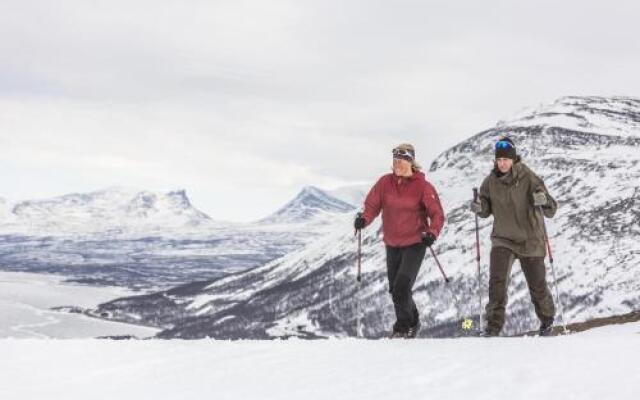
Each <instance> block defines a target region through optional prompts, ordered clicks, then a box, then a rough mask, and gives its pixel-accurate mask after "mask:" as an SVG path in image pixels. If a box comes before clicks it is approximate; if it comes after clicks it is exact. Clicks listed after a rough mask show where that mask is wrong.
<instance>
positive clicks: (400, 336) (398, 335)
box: [387, 330, 407, 339]
mask: <svg viewBox="0 0 640 400" xmlns="http://www.w3.org/2000/svg"><path fill="white" fill-rule="evenodd" d="M406 337H407V332H400V331H395V330H394V331H393V332H391V333H390V334H389V336H387V338H388V339H405V338H406Z"/></svg>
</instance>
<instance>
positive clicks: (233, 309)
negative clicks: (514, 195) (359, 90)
mask: <svg viewBox="0 0 640 400" xmlns="http://www.w3.org/2000/svg"><path fill="white" fill-rule="evenodd" d="M556 104H557V105H558V109H557V111H555V115H560V114H566V115H569V114H575V115H583V116H584V117H585V118H587V116H590V117H591V116H593V115H599V120H598V121H599V125H598V126H601V127H611V126H615V128H611V129H609V128H607V129H602V130H594V131H591V130H590V129H591V128H594V127H595V125H593V124H592V125H589V126H588V128H589V129H587V128H585V129H583V130H576V126H575V125H573V124H571V125H570V126H569V127H565V126H563V125H562V124H561V122H563V121H565V119H554V120H553V121H550V120H549V119H548V118H547V117H546V116H542V117H541V118H539V114H532V115H530V116H529V117H527V116H522V115H521V116H519V117H518V118H517V119H516V120H515V121H516V122H514V123H511V124H504V123H503V124H500V125H499V126H497V127H496V128H492V129H489V130H486V131H484V132H481V133H479V134H477V135H475V136H473V137H471V138H469V139H467V140H465V141H464V142H462V143H460V144H458V145H456V146H454V147H453V148H451V149H449V150H447V151H446V152H444V153H443V154H441V155H440V156H439V157H438V158H437V159H436V160H435V161H434V162H433V164H432V165H431V168H430V170H429V172H428V179H429V180H431V181H432V182H433V183H434V185H435V186H436V188H437V189H438V190H439V193H440V195H441V198H442V201H443V204H444V207H445V210H446V212H447V223H446V226H445V229H444V231H443V233H442V235H441V237H440V238H439V240H438V241H437V244H436V245H435V246H434V247H435V250H436V252H437V254H438V256H439V258H440V261H441V262H442V264H443V265H444V268H445V270H446V272H447V273H448V274H449V275H450V277H451V278H452V283H450V284H449V285H448V286H449V287H447V286H445V284H444V282H443V280H442V278H441V276H440V273H439V272H438V270H437V268H436V267H435V264H434V262H433V260H432V259H431V256H430V255H428V256H427V257H426V259H425V262H424V264H423V270H422V272H421V274H420V275H419V277H418V281H417V284H416V295H415V298H416V301H417V303H418V304H419V308H420V309H421V310H422V312H423V318H422V320H423V326H424V327H425V329H424V330H423V332H422V334H423V335H431V334H436V335H437V334H455V333H456V332H459V329H458V322H459V319H460V318H461V317H463V316H466V317H471V316H477V313H478V301H477V279H476V264H475V249H474V241H475V236H474V220H473V216H472V214H471V213H470V212H469V211H468V205H469V202H470V200H471V198H472V188H473V187H474V186H479V185H480V183H481V181H482V179H483V178H484V176H486V175H487V174H488V173H489V171H490V169H491V168H492V158H493V143H494V142H495V140H496V139H497V138H498V137H499V136H500V135H503V134H509V135H510V136H512V137H513V138H514V140H515V142H516V143H517V146H518V148H519V152H520V154H521V155H522V157H523V160H524V162H525V163H527V164H528V165H529V166H530V167H531V168H532V169H533V170H534V171H536V172H537V173H538V174H539V175H540V176H541V177H543V178H544V179H545V181H546V183H547V186H548V187H549V189H550V190H551V192H552V193H553V194H554V196H555V197H556V198H557V199H558V201H559V202H560V204H561V207H560V209H559V211H558V214H557V216H556V218H554V219H553V220H550V221H548V229H549V233H550V236H551V242H552V245H553V246H554V248H555V259H556V263H555V266H556V268H557V271H556V272H557V276H558V282H559V285H560V292H561V293H562V295H561V300H562V303H563V304H564V307H565V316H566V317H567V319H568V320H570V321H577V320H584V319H590V318H591V317H598V316H605V315H611V314H622V313H625V312H629V311H630V310H633V309H637V308H640V294H639V293H640V248H639V247H638V243H639V242H640V212H639V211H638V210H639V209H640V189H639V188H638V182H639V181H640V136H639V135H638V132H637V130H636V127H637V124H636V122H635V121H636V119H637V115H638V113H640V100H637V99H627V98H624V99H623V98H615V99H602V98H576V97H571V98H565V99H560V100H559V101H558V102H556ZM569 104H573V107H569ZM603 104H608V105H609V107H611V108H612V109H614V108H616V107H617V105H619V104H622V105H624V107H622V106H620V107H619V109H617V112H612V111H611V110H608V111H606V112H602V107H603V106H602V105H603ZM551 109H553V107H551V108H547V109H546V110H547V113H549V112H551V111H549V110H551ZM607 118H608V119H607ZM517 121H525V123H519V122H517ZM536 121H538V123H536ZM621 121H627V122H628V125H629V126H628V129H626V130H624V129H623V127H624V122H621ZM616 124H617V125H616ZM351 221H352V216H351V215H345V216H344V217H342V219H341V220H340V219H339V220H336V221H335V225H334V226H332V229H331V230H332V231H333V232H334V233H333V234H330V235H328V236H326V237H324V238H323V239H321V240H317V241H314V242H313V243H311V244H309V245H308V246H307V247H306V248H304V249H303V250H301V251H298V252H295V253H292V254H288V255H287V256H285V257H284V258H282V259H278V260H275V261H273V262H271V263H269V264H267V265H265V266H264V267H261V268H258V269H254V270H251V271H247V272H245V273H242V274H237V275H234V276H229V277H226V278H224V279H220V280H216V281H212V282H209V283H201V284H199V285H197V286H193V285H192V286H186V287H181V288H175V289H174V290H172V291H170V292H167V293H158V294H156V295H151V296H147V297H145V298H144V299H138V298H129V299H120V300H118V301H114V302H111V303H107V304H104V305H102V306H101V307H100V310H105V311H108V312H109V315H110V316H111V317H113V318H115V319H121V320H125V321H126V320H127V318H128V317H127V315H131V313H132V314H134V315H138V316H141V317H142V318H143V319H145V320H149V321H151V322H153V323H156V324H158V325H159V326H162V327H164V328H166V330H165V331H164V332H163V333H162V334H161V336H163V337H192V338H193V337H204V336H207V335H210V336H215V337H274V336H290V335H297V336H303V337H315V336H328V335H338V336H339V335H352V334H354V331H355V326H356V324H355V321H356V305H357V304H358V301H357V300H358V299H360V300H359V304H360V305H361V312H362V315H363V324H362V333H363V334H364V335H366V336H368V337H377V336H380V335H382V334H384V332H385V331H387V330H388V329H389V327H390V324H391V323H392V321H393V309H392V306H391V304H390V300H389V295H388V293H387V289H388V288H387V282H386V272H385V267H384V265H385V264H384V259H385V255H384V246H383V245H382V243H381V241H380V237H379V221H377V222H376V223H375V224H374V225H373V226H371V227H369V228H368V229H367V230H366V231H365V233H364V237H363V271H364V276H363V285H362V287H361V288H360V290H359V291H358V290H357V286H356V283H355V276H354V275H355V249H356V242H355V240H354V238H353V231H352V227H351ZM491 223H492V221H491V219H488V220H482V221H481V229H482V232H481V237H482V281H483V284H482V290H483V303H486V300H487V297H486V291H485V290H486V285H487V279H488V251H489V249H490V242H489V235H490V230H491ZM549 278H550V279H549V281H550V282H552V281H553V280H552V279H551V273H549ZM452 293H455V297H454V296H453V295H452ZM455 299H457V300H458V303H457V304H456V302H455ZM508 313H509V318H508V321H507V324H506V326H505V333H516V332H521V331H528V330H531V329H535V328H536V327H537V321H535V319H534V318H535V317H534V313H533V310H532V306H531V305H530V301H529V295H528V291H527V289H526V284H525V282H524V279H523V275H522V273H521V271H520V269H519V268H518V266H515V267H514V270H513V275H512V282H511V285H510V304H509V309H508ZM476 319H477V317H476ZM476 322H477V321H476Z"/></svg>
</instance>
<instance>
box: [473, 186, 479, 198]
mask: <svg viewBox="0 0 640 400" xmlns="http://www.w3.org/2000/svg"><path fill="white" fill-rule="evenodd" d="M473 201H478V188H475V187H474V188H473Z"/></svg>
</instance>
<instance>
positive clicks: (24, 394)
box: [0, 323, 640, 400]
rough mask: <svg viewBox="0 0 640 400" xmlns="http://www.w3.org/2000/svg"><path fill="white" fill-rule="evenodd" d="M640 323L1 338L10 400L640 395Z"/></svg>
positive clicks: (582, 399)
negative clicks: (407, 334) (575, 328)
mask: <svg viewBox="0 0 640 400" xmlns="http://www.w3.org/2000/svg"><path fill="white" fill-rule="evenodd" d="M639 332H640V323H632V324H625V325H619V326H609V327H604V328H601V329H596V330H592V331H589V332H585V333H580V334H576V335H571V336H564V337H555V338H492V339H481V338H466V339H426V340H422V339H418V340H356V339H333V340H317V341H303V340H274V341H217V340H197V341H182V340H148V341H106V340H105V341H101V340H36V339H23V340H17V339H3V340H0V354H2V355H3V356H2V358H0V376H1V377H2V378H1V382H2V383H1V384H0V398H2V399H21V400H26V399H49V398H51V399H57V398H64V399H68V400H74V399H83V400H84V399H116V398H117V399H135V400H140V399H154V400H160V399H181V400H188V399H198V400H200V399H205V398H212V399H216V400H221V399H233V400H238V399H242V400H249V399H296V400H312V399H323V400H324V399H333V398H335V399H366V400H374V399H384V400H389V399H447V400H452V399H469V398H472V399H474V400H481V399H491V400H495V399H535V400H539V399H563V400H567V399H579V400H586V399H594V400H596V399H597V400H602V399H616V400H622V399H636V398H637V396H638V393H640V365H639V363H638V362H637V360H636V358H635V355H637V354H640V334H638V333H639Z"/></svg>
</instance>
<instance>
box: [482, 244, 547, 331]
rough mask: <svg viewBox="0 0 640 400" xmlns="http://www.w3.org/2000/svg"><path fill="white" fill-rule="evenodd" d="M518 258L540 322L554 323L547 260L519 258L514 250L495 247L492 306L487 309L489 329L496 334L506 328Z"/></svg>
mask: <svg viewBox="0 0 640 400" xmlns="http://www.w3.org/2000/svg"><path fill="white" fill-rule="evenodd" d="M516 258H518V259H519V260H520V268H522V272H523V273H524V277H525V279H526V280H527V286H528V287H529V295H530V296H531V302H532V303H533V306H534V308H535V310H536V315H537V316H538V319H539V320H540V322H541V324H543V325H551V324H552V323H553V318H554V315H555V312H556V310H555V306H554V304H553V297H551V292H550V291H549V287H548V286H547V280H546V267H545V265H544V257H519V256H517V255H516V254H515V253H514V252H513V251H511V249H508V248H506V247H494V248H492V249H491V261H490V263H491V264H490V266H489V268H490V269H489V303H488V304H487V307H486V312H487V330H489V331H491V332H493V333H494V334H498V333H500V331H501V330H502V326H503V325H504V320H505V309H506V306H507V299H508V296H507V290H508V286H509V277H510V275H511V266H512V265H513V262H514V261H515V259H516Z"/></svg>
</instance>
